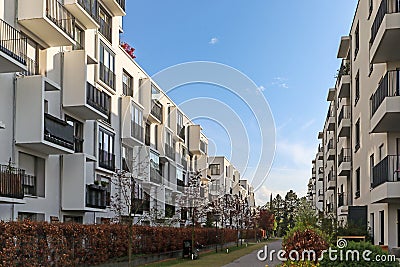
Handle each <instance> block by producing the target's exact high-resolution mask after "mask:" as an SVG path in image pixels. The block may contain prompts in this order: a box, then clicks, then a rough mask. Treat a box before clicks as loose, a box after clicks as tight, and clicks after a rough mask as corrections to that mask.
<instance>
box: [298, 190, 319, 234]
mask: <svg viewBox="0 0 400 267" xmlns="http://www.w3.org/2000/svg"><path fill="white" fill-rule="evenodd" d="M295 222H296V226H298V225H303V226H312V227H313V228H317V227H318V216H317V214H316V212H315V211H314V210H313V209H312V206H311V205H310V203H309V202H308V201H307V199H306V198H304V197H303V198H301V199H300V200H299V205H298V208H297V212H296V217H295Z"/></svg>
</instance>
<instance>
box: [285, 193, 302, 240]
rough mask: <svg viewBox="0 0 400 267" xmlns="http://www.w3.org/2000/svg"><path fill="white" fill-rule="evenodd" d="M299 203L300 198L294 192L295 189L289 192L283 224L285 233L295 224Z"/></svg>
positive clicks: (286, 197) (286, 198)
mask: <svg viewBox="0 0 400 267" xmlns="http://www.w3.org/2000/svg"><path fill="white" fill-rule="evenodd" d="M298 205H299V198H298V197H297V195H296V193H295V192H293V190H290V191H289V192H287V194H286V196H285V201H284V209H283V220H282V226H281V230H282V234H283V235H285V234H286V232H287V231H288V230H290V229H292V228H293V227H294V226H295V217H296V211H297V207H298Z"/></svg>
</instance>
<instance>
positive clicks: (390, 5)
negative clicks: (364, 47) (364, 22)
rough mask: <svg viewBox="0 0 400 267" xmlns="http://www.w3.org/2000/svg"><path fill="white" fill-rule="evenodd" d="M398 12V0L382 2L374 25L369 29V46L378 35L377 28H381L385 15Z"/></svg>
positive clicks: (399, 8)
mask: <svg viewBox="0 0 400 267" xmlns="http://www.w3.org/2000/svg"><path fill="white" fill-rule="evenodd" d="M399 12H400V3H399V1H398V0H382V2H381V4H380V6H379V8H378V11H377V13H376V17H375V20H374V23H373V24H372V27H371V40H370V43H371V44H372V43H373V42H374V41H375V38H376V35H377V34H378V31H379V28H380V27H381V24H382V21H383V19H384V18H385V15H386V14H391V13H399Z"/></svg>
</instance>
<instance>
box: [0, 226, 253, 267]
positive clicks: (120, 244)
mask: <svg viewBox="0 0 400 267" xmlns="http://www.w3.org/2000/svg"><path fill="white" fill-rule="evenodd" d="M194 231H195V240H196V242H199V243H200V244H203V245H212V244H215V243H216V241H217V239H216V232H215V231H216V230H215V228H195V230H194ZM250 232H252V233H253V234H254V230H250V231H249V234H250ZM0 233H1V235H0V246H1V247H0V266H76V265H96V264H101V263H105V262H108V261H110V260H112V259H115V258H119V257H123V256H126V255H127V251H128V226H126V225H120V224H103V225H82V224H72V223H52V224H50V223H45V222H29V221H24V222H0ZM218 235H220V236H221V235H222V240H223V242H235V241H236V239H237V230H235V229H223V230H222V229H218ZM191 236H192V228H173V227H149V226H134V227H133V254H149V253H163V252H169V251H175V250H179V249H182V243H183V240H185V239H191ZM220 240H221V239H220Z"/></svg>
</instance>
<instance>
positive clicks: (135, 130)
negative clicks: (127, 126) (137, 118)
mask: <svg viewBox="0 0 400 267" xmlns="http://www.w3.org/2000/svg"><path fill="white" fill-rule="evenodd" d="M131 135H132V136H133V137H134V138H136V139H137V140H139V141H140V142H143V126H142V125H139V124H137V123H136V122H134V121H132V122H131Z"/></svg>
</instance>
